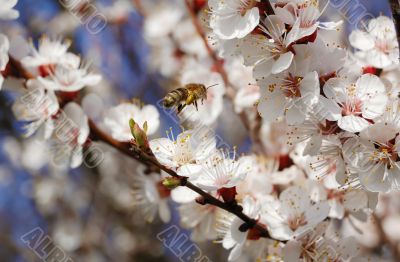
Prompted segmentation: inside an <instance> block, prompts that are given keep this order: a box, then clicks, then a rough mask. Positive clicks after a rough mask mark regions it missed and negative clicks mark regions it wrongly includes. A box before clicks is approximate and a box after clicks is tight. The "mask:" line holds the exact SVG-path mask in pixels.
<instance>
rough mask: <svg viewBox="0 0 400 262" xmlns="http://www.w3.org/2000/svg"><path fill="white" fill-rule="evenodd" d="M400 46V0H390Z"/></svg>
mask: <svg viewBox="0 0 400 262" xmlns="http://www.w3.org/2000/svg"><path fill="white" fill-rule="evenodd" d="M389 2H390V7H391V9H392V15H393V20H394V24H395V26H396V31H397V40H398V41H399V46H400V0H389Z"/></svg>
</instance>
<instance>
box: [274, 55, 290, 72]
mask: <svg viewBox="0 0 400 262" xmlns="http://www.w3.org/2000/svg"><path fill="white" fill-rule="evenodd" d="M293 57H294V54H293V53H292V52H287V53H285V54H282V55H280V56H279V58H278V60H276V61H275V63H274V64H273V66H272V70H271V73H272V74H279V73H281V72H283V71H284V70H286V69H288V68H289V67H290V65H291V64H292V61H293Z"/></svg>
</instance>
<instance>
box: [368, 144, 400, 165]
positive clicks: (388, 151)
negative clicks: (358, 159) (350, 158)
mask: <svg viewBox="0 0 400 262" xmlns="http://www.w3.org/2000/svg"><path fill="white" fill-rule="evenodd" d="M375 148H376V150H375V151H374V152H373V154H372V156H371V157H370V159H371V160H372V161H376V162H380V163H383V164H386V165H387V166H388V168H389V169H392V168H394V162H397V161H399V160H400V157H399V156H398V152H397V150H396V148H395V145H394V144H392V143H390V142H389V143H388V144H387V145H382V144H380V145H375Z"/></svg>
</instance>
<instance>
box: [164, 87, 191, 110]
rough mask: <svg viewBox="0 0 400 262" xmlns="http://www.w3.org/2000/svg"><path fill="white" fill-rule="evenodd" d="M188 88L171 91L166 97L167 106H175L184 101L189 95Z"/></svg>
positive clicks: (165, 104)
mask: <svg viewBox="0 0 400 262" xmlns="http://www.w3.org/2000/svg"><path fill="white" fill-rule="evenodd" d="M188 94H189V92H188V90H187V89H186V88H182V87H181V88H178V89H175V90H173V91H171V92H169V93H168V94H167V95H166V96H165V98H164V106H165V107H173V106H175V105H177V104H179V103H180V102H181V101H184V100H185V99H186V98H187V97H188Z"/></svg>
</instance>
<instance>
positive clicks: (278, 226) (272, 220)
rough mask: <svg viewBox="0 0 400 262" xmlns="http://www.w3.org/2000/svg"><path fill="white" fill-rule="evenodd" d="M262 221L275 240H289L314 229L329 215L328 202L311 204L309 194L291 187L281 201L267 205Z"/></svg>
mask: <svg viewBox="0 0 400 262" xmlns="http://www.w3.org/2000/svg"><path fill="white" fill-rule="evenodd" d="M263 211H264V212H263V214H262V221H265V223H266V224H267V227H268V230H269V231H270V233H271V235H272V236H273V237H274V238H277V239H280V240H289V239H291V238H293V237H296V236H299V235H300V234H302V233H304V232H306V231H307V230H309V229H312V228H313V227H314V226H316V225H317V224H318V223H320V222H322V221H323V220H324V219H325V218H326V217H327V216H328V214H329V204H328V203H327V202H326V201H321V202H319V203H314V204H312V203H311V199H310V196H309V195H308V192H305V191H304V189H302V188H301V187H298V186H293V187H289V188H288V189H286V190H285V191H283V192H282V193H281V194H280V196H279V201H274V202H269V203H266V205H265V207H264V208H263Z"/></svg>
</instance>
